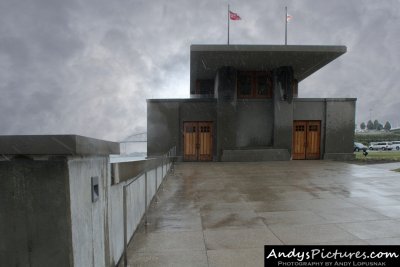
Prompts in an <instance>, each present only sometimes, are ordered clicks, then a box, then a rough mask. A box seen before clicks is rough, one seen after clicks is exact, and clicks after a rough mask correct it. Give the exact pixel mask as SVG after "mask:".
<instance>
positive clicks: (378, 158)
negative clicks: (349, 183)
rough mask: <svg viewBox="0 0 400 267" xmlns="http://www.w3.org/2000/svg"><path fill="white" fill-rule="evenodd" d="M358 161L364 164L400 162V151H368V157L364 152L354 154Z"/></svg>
mask: <svg viewBox="0 0 400 267" xmlns="http://www.w3.org/2000/svg"><path fill="white" fill-rule="evenodd" d="M354 154H355V155H356V161H360V162H363V163H385V162H396V161H400V151H368V156H366V157H365V156H364V155H363V153H362V152H354ZM399 171H400V170H399Z"/></svg>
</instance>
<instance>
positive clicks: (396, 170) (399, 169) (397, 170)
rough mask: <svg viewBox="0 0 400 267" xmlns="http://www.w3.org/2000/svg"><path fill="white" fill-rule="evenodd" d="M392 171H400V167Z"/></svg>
mask: <svg viewBox="0 0 400 267" xmlns="http://www.w3.org/2000/svg"><path fill="white" fill-rule="evenodd" d="M392 171H395V172H400V168H398V169H394V170H392Z"/></svg>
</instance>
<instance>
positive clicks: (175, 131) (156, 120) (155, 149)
mask: <svg viewBox="0 0 400 267" xmlns="http://www.w3.org/2000/svg"><path fill="white" fill-rule="evenodd" d="M179 104H180V101H179V100H178V101H174V100H164V101H156V100H148V101H147V155H148V156H159V155H162V154H164V153H165V152H167V151H168V150H169V149H170V148H171V147H173V146H177V145H179V141H178V140H179V134H180V131H179V129H180V128H179Z"/></svg>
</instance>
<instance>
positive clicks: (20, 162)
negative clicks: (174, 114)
mask: <svg viewBox="0 0 400 267" xmlns="http://www.w3.org/2000/svg"><path fill="white" fill-rule="evenodd" d="M117 153H119V144H118V143H114V142H108V141H102V140H98V139H93V138H88V137H83V136H76V135H46V136H43V135H41V136H33V135H29V136H0V155H2V157H1V158H0V236H1V238H0V266H58V267H62V266H77V267H78V266H116V265H117V264H118V262H119V261H120V259H121V258H122V256H123V254H124V249H125V247H126V243H127V242H128V241H129V240H130V239H131V237H132V235H133V233H134V232H135V231H136V228H137V226H138V224H139V223H140V220H141V218H142V217H143V215H144V214H145V212H146V209H147V207H149V204H150V202H151V200H152V199H153V197H154V196H155V194H156V193H157V189H158V188H159V187H160V185H161V183H162V181H163V179H164V178H165V176H166V174H167V173H168V171H169V169H170V168H171V165H172V162H171V160H168V159H169V158H168V157H166V156H164V157H163V158H162V159H155V160H148V161H138V162H124V163H118V164H114V163H113V164H110V159H109V154H117ZM170 154H171V153H170ZM170 154H168V155H170ZM171 156H174V155H171ZM115 166H119V167H120V168H116V167H115ZM113 168H114V169H119V171H120V173H119V174H118V176H117V178H118V181H117V182H116V181H113V179H112V175H111V173H112V169H113Z"/></svg>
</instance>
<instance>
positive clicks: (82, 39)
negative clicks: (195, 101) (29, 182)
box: [0, 0, 400, 140]
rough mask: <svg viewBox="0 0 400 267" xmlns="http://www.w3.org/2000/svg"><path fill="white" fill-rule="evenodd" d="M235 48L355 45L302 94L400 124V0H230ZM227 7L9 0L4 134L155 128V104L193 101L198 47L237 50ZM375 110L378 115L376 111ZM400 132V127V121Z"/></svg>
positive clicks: (110, 134)
mask: <svg viewBox="0 0 400 267" xmlns="http://www.w3.org/2000/svg"><path fill="white" fill-rule="evenodd" d="M230 3H231V9H232V10H233V11H235V12H237V13H239V15H240V16H241V17H242V18H243V20H241V21H237V22H232V23H231V42H232V43H235V44H281V43H283V40H284V13H283V12H284V6H285V5H288V7H289V13H290V14H291V15H292V16H293V17H294V18H293V20H292V22H291V23H290V24H289V38H288V39H289V44H343V45H346V46H347V47H348V53H347V54H345V55H344V56H342V57H341V58H339V59H338V60H336V61H335V62H333V63H331V64H330V65H328V66H326V67H325V68H324V69H322V70H321V71H319V72H317V73H316V74H314V75H312V76H311V77H309V78H308V79H307V80H305V81H303V82H302V83H301V84H300V96H301V97H357V98H358V102H357V121H358V122H361V121H365V120H367V119H369V116H370V115H369V114H370V113H372V117H373V119H375V118H377V119H378V120H381V121H384V120H389V121H391V122H392V124H398V123H400V118H399V115H398V114H399V108H398V106H399V104H400V98H399V96H398V86H397V84H398V83H397V76H398V73H400V72H399V66H398V62H397V61H398V60H399V59H400V52H399V49H398V47H399V45H400V42H399V40H400V37H399V35H398V33H399V32H400V31H399V30H400V29H399V28H400V27H399V25H400V23H399V14H400V3H399V1H397V0H388V1H374V0H363V1H361V0H352V1H348V0H335V1H314V0H297V1H294V0H292V1H289V0H286V1H285V0H284V1H272V0H270V1H267V0H250V1H245V2H243V1H239V0H236V1H234V0H233V1H230ZM226 8H227V2H226V1H213V0H203V1H195V0H174V1H161V0H155V1H140V0H121V1H105V0H99V1H93V0H92V1H84V0H74V1H72V0H71V1H54V0H36V1H30V2H29V1H28V2H27V1H22V0H13V1H2V2H0V92H1V98H0V134H45V133H53V134H56V133H76V134H82V135H88V136H92V137H98V138H105V139H110V140H121V139H123V138H124V137H125V136H128V135H130V134H131V133H133V132H140V131H143V130H145V128H146V98H171V97H188V96H189V47H190V44H192V43H198V44H214V43H217V44H224V43H226V38H227V36H226V23H227V20H226ZM370 110H371V111H370ZM399 126H400V125H399Z"/></svg>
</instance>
